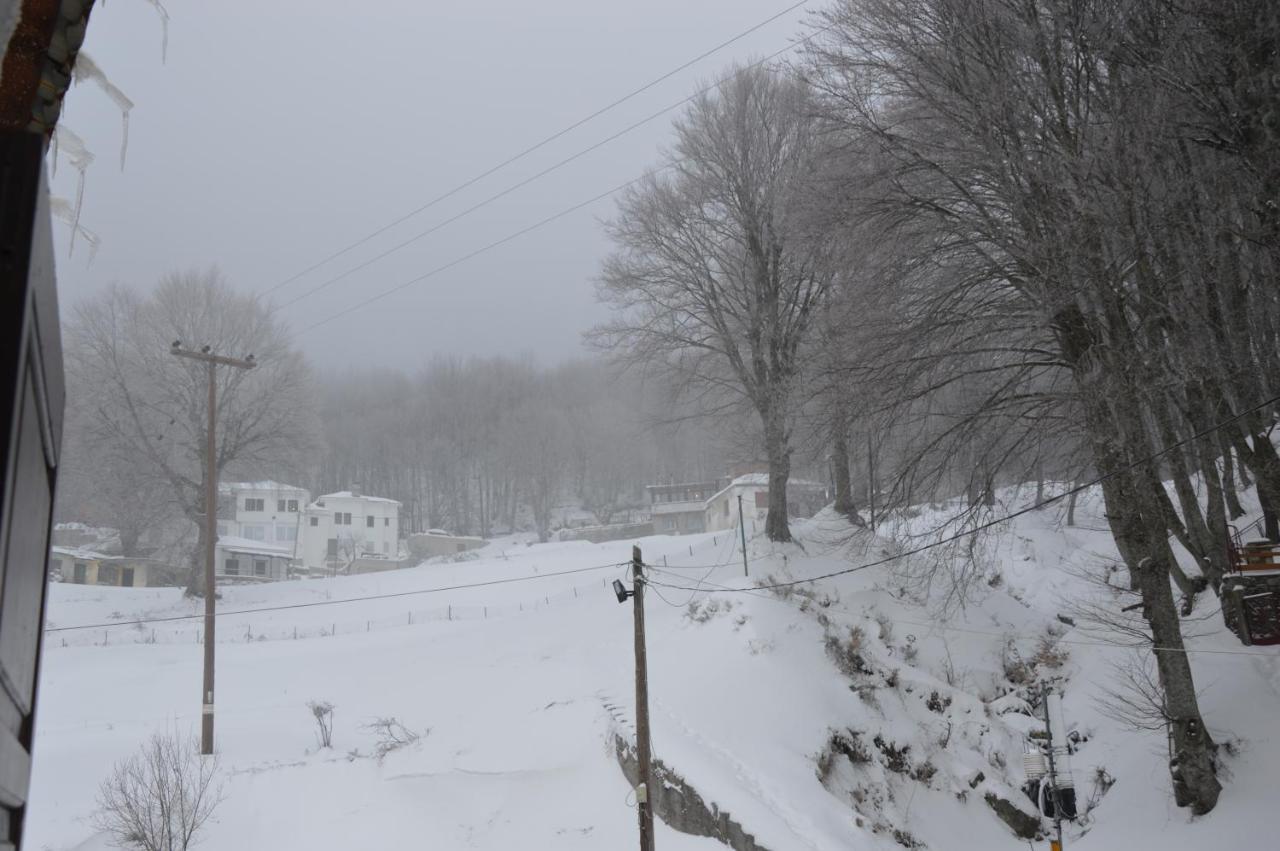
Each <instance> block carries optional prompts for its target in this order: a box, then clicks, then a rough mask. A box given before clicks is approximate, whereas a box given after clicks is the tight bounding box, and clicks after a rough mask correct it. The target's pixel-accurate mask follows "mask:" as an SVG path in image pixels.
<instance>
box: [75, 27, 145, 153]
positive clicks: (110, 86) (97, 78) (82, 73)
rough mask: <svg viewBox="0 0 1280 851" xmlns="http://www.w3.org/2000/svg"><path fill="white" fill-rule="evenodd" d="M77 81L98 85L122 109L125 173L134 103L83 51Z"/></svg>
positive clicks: (78, 60) (121, 147) (122, 151)
mask: <svg viewBox="0 0 1280 851" xmlns="http://www.w3.org/2000/svg"><path fill="white" fill-rule="evenodd" d="M75 79H76V80H77V81H80V80H92V81H93V82H95V83H97V84H98V87H99V88H101V89H102V90H103V91H104V92H106V93H107V97H109V98H111V100H113V101H115V104H116V106H118V107H119V108H120V114H121V117H122V118H123V120H124V131H123V132H124V135H123V137H122V138H121V142H120V170H121V171H123V170H124V157H125V152H126V151H127V150H128V147H129V110H131V109H133V101H131V100H129V98H128V96H127V95H125V93H124V92H122V91H120V89H119V88H117V87H116V85H115V84H114V83H112V82H111V81H110V80H108V79H107V75H106V74H104V73H103V71H102V69H101V68H99V67H98V63H96V62H94V61H93V59H92V57H90V56H89V54H87V53H85V52H84V51H83V50H81V51H80V54H79V55H78V56H77V57H76V67H75Z"/></svg>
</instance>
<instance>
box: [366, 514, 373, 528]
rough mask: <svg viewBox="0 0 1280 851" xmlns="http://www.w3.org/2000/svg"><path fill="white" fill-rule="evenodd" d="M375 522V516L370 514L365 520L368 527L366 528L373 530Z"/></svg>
mask: <svg viewBox="0 0 1280 851" xmlns="http://www.w3.org/2000/svg"><path fill="white" fill-rule="evenodd" d="M373 521H374V516H373V515H372V514H370V515H369V516H368V517H366V518H365V519H364V525H366V526H368V527H369V528H370V529H372V528H373Z"/></svg>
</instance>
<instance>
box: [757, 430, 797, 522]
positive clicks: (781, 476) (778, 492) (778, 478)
mask: <svg viewBox="0 0 1280 851" xmlns="http://www.w3.org/2000/svg"><path fill="white" fill-rule="evenodd" d="M762 414H763V419H764V450H765V455H766V456H768V459H769V514H768V516H767V517H766V518H765V521H764V533H765V535H766V536H767V537H768V538H769V540H770V541H790V540H791V526H790V525H789V524H788V523H787V479H789V478H790V477H791V448H790V447H789V446H788V445H787V429H786V423H785V422H784V420H783V414H782V412H781V411H779V410H777V408H776V407H770V408H768V409H766V410H765V411H763V412H762Z"/></svg>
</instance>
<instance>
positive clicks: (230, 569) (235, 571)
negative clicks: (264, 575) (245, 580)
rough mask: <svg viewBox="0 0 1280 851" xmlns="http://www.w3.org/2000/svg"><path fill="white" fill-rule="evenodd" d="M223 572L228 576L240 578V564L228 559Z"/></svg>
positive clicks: (223, 565) (224, 563)
mask: <svg viewBox="0 0 1280 851" xmlns="http://www.w3.org/2000/svg"><path fill="white" fill-rule="evenodd" d="M222 572H223V573H224V574H226V575H227V576H239V575H240V562H239V561H237V560H236V559H233V558H229V559H227V560H226V561H224V562H223V563H222Z"/></svg>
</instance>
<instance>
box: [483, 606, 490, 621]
mask: <svg viewBox="0 0 1280 851" xmlns="http://www.w3.org/2000/svg"><path fill="white" fill-rule="evenodd" d="M484 617H485V620H488V619H489V607H488V606H485V607H484Z"/></svg>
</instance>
